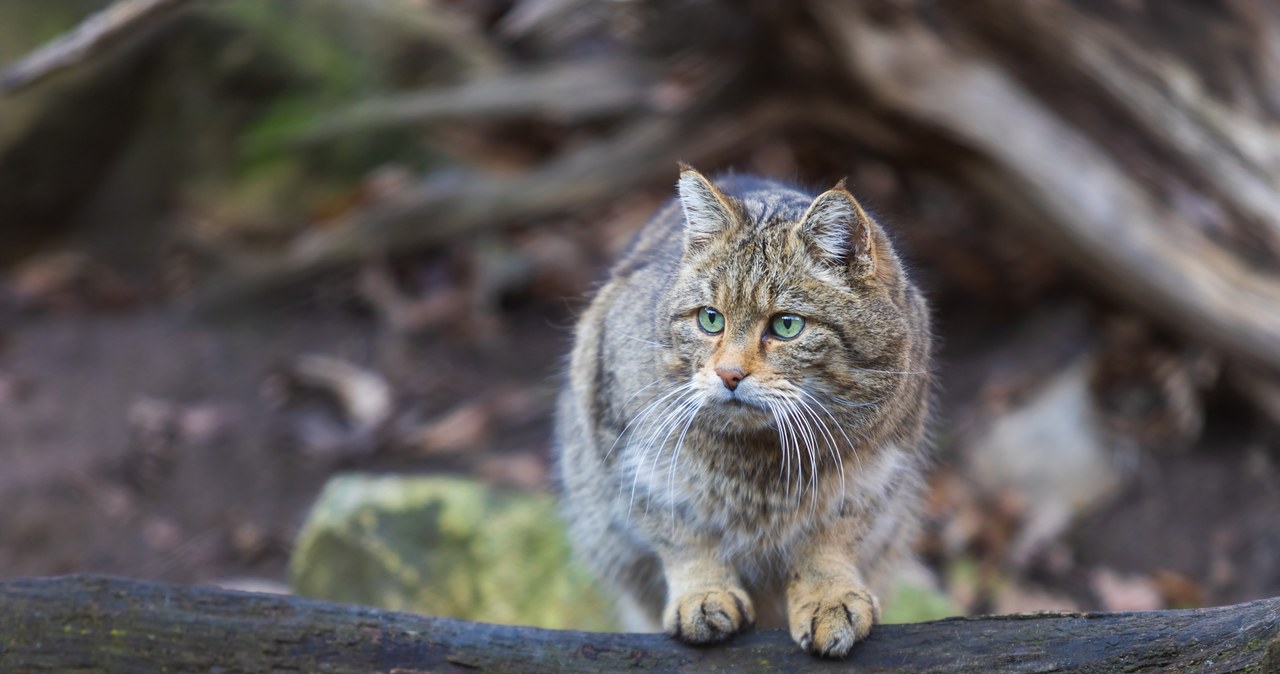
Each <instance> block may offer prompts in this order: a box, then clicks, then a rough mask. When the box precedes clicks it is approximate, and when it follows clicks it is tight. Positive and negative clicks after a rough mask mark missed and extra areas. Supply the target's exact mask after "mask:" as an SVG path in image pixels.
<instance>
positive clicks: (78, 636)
mask: <svg viewBox="0 0 1280 674" xmlns="http://www.w3.org/2000/svg"><path fill="white" fill-rule="evenodd" d="M1278 635H1280V598H1275V599H1265V600H1260V601H1254V602H1249V603H1246V604H1239V605H1236V606H1228V607H1222V608H1210V609H1195V610H1178V611H1156V612H1150V613H1115V614H1053V613H1045V614H1035V615H1018V616H1001V617H991V618H976V619H966V618H951V619H947V620H941V621H937V622H931V623H920V624H915V625H882V626H880V627H879V628H877V630H876V631H875V632H873V633H872V636H871V638H870V639H868V640H867V641H866V642H864V643H863V644H861V645H860V646H858V647H857V648H856V649H855V650H854V652H853V654H852V656H851V657H850V658H849V659H848V660H847V661H845V662H829V661H821V660H816V659H814V658H812V657H810V656H808V655H805V654H804V653H802V652H801V651H800V649H799V648H797V647H796V646H795V644H793V643H792V642H791V639H790V637H788V636H787V634H786V633H784V632H782V631H757V632H752V633H749V634H746V635H743V636H740V637H738V638H736V639H734V640H733V641H731V642H730V643H729V644H727V645H723V646H719V647H713V648H691V647H688V646H683V645H681V644H678V643H675V642H674V641H672V640H670V639H668V638H667V637H665V636H663V635H657V634H596V633H587V632H567V631H566V632H557V631H551V630H543V629H535V628H530V627H510V626H502V625H487V624H480V623H471V622H466V621H462V620H454V619H451V618H431V617H422V616H415V615H409V614H405V613H394V612H390V611H381V610H377V609H372V608H362V607H356V606H345V605H339V604H333V603H328V602H321V601H313V600H307V599H298V598H295V597H287V596H280V595H261V594H249V593H242V592H231V591H226V590H219V589H214V588H204V587H182V586H176V585H168V584H163V583H154V582H144V581H134V580H121V579H111V578H100V577H74V576H73V577H65V578H50V579H27V580H13V581H8V582H4V583H0V671H6V672H10V671H20V672H45V671H56V672H67V671H76V672H120V673H130V672H139V673H141V672H148V673H149V672H157V671H171V672H173V671H228V672H241V671H255V672H257V671H325V672H331V673H334V674H341V673H344V672H352V673H355V672H370V671H381V672H401V673H404V674H408V673H411V672H448V671H473V672H474V671H488V672H506V671H518V672H530V673H537V672H615V671H622V670H631V669H636V670H645V671H670V672H683V671H698V672H707V671H724V672H729V671H733V672H740V671H814V670H820V669H830V670H846V671H847V670H856V671H859V672H890V671H893V672H896V671H903V670H912V671H931V672H991V671H997V670H998V671H1002V672H1045V671H1073V672H1114V671H1121V670H1124V671H1137V670H1144V671H1145V670H1156V669H1159V670H1161V671H1170V670H1176V671H1191V670H1193V671H1212V672H1239V671H1246V670H1248V671H1255V672H1256V671H1261V672H1266V673H1274V672H1280V636H1278Z"/></svg>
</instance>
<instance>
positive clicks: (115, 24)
mask: <svg viewBox="0 0 1280 674" xmlns="http://www.w3.org/2000/svg"><path fill="white" fill-rule="evenodd" d="M191 2H192V0H123V1H122V2H117V3H115V4H113V5H110V6H108V7H107V8H106V9H104V10H102V11H100V12H98V13H96V14H94V15H93V16H90V17H89V18H88V19H85V20H84V21H83V22H82V23H81V24H80V25H79V26H76V28H75V29H74V30H72V31H71V32H69V33H66V34H65V35H62V36H61V37H59V38H57V39H56V40H54V41H52V42H50V43H49V44H47V45H45V46H43V47H41V48H40V49H37V50H36V51H34V52H32V53H31V54H29V55H27V56H26V57H25V58H23V59H22V60H21V61H18V62H17V63H16V64H14V65H13V66H12V67H10V68H9V69H8V70H6V71H5V72H4V73H3V75H0V94H9V93H13V92H15V91H18V90H19V89H24V88H26V87H29V86H31V85H32V84H35V83H36V82H39V81H41V80H43V79H45V78H47V77H50V76H52V75H53V74H55V73H58V72H61V71H63V70H66V69H68V68H71V67H73V66H76V65H79V64H81V63H84V62H85V61H86V60H87V59H89V58H91V57H94V56H97V55H99V54H101V53H102V52H104V51H106V50H108V49H111V48H113V47H115V46H116V45H118V44H119V43H121V42H122V41H125V40H128V39H130V38H133V37H136V36H137V35H138V34H140V33H141V32H143V31H145V30H148V29H150V28H152V27H153V26H155V25H156V24H157V23H158V22H159V21H161V20H163V19H166V18H168V17H170V16H172V15H173V13H174V12H175V11H176V10H178V9H181V8H182V7H184V6H185V5H188V4H190V3H191Z"/></svg>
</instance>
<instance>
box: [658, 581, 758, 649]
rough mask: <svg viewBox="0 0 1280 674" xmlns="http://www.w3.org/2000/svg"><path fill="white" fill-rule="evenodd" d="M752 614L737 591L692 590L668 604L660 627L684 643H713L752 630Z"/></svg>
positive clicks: (748, 599)
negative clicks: (748, 629)
mask: <svg viewBox="0 0 1280 674" xmlns="http://www.w3.org/2000/svg"><path fill="white" fill-rule="evenodd" d="M754 611H755V609H754V608H753V607H752V606H751V598H750V597H748V596H747V595H746V593H745V592H743V591H742V590H740V589H714V590H695V591H693V592H686V593H685V594H683V595H681V596H680V597H679V598H677V599H676V600H675V601H673V602H671V603H670V604H668V605H667V610H666V611H664V615H663V620H662V625H663V627H664V628H665V629H666V631H667V634H670V635H671V636H673V637H675V638H677V639H679V640H680V641H683V642H685V643H686V644H713V643H715V642H717V641H724V640H725V639H728V638H729V637H731V636H733V635H735V634H737V633H738V632H741V631H743V630H745V629H747V628H749V627H751V625H752V624H753V623H755V612H754Z"/></svg>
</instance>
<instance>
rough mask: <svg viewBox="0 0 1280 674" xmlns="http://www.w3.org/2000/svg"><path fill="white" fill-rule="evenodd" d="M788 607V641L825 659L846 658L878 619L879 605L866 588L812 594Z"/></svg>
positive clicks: (800, 598)
mask: <svg viewBox="0 0 1280 674" xmlns="http://www.w3.org/2000/svg"><path fill="white" fill-rule="evenodd" d="M791 605H792V608H791V610H790V612H789V613H790V616H789V622H790V624H791V638H792V639H795V642H796V643H797V644H800V647H801V648H803V649H805V650H806V651H809V652H810V653H812V654H814V655H820V656H822V657H825V658H843V657H844V656H846V655H848V654H849V650H850V649H851V648H853V645H854V644H856V643H858V642H859V641H861V640H863V639H865V638H866V637H867V635H868V634H870V633H871V626H872V625H874V624H875V623H877V622H879V620H880V605H879V602H877V601H876V598H875V596H873V595H872V594H871V593H870V592H868V591H867V590H865V589H855V590H849V591H847V592H843V593H841V592H830V593H825V592H823V593H820V592H814V593H813V594H811V595H810V596H808V597H797V598H796V599H795V600H793V601H792V602H791Z"/></svg>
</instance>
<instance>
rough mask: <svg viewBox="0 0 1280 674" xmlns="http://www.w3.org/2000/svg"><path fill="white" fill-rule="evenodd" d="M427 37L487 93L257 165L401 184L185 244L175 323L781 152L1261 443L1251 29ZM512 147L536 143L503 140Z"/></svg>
mask: <svg viewBox="0 0 1280 674" xmlns="http://www.w3.org/2000/svg"><path fill="white" fill-rule="evenodd" d="M132 4H133V3H127V5H132ZM152 4H155V5H156V6H160V5H162V4H164V3H152ZM122 6H126V5H122ZM138 6H142V5H138ZM352 11H371V12H372V11H383V10H373V9H367V10H352ZM386 11H391V10H386ZM395 11H401V12H407V11H409V9H408V8H407V7H400V9H398V10H395ZM423 11H427V10H423ZM431 11H436V10H431ZM437 23H438V22H437ZM477 24H478V22H477ZM138 25H139V27H141V26H143V23H141V22H140V23H139V24H138ZM433 25H434V24H433ZM443 34H444V33H443V32H442V31H439V30H435V31H434V32H431V33H430V35H428V36H427V38H428V39H435V40H437V41H440V42H441V43H442V44H441V45H437V46H440V48H442V49H444V50H446V51H447V52H449V53H451V54H453V55H454V56H455V57H457V60H459V61H460V62H468V63H480V64H484V67H475V68H470V69H467V68H461V69H460V70H459V72H460V73H462V74H463V79H462V81H456V80H455V81H448V82H433V83H432V84H433V86H431V87H429V88H426V89H424V90H419V91H412V90H411V91H405V92H400V93H398V94H397V95H394V96H386V97H381V98H379V97H375V98H374V99H373V100H371V101H367V102H365V103H363V104H361V105H358V106H356V107H354V108H352V109H350V110H347V111H342V110H338V111H337V112H335V113H325V114H323V115H316V116H313V117H311V118H309V119H305V120H302V121H300V122H298V123H296V124H291V125H286V126H287V127H288V128H286V129H285V130H284V131H283V132H282V133H281V134H279V135H278V136H277V137H275V138H274V139H273V141H272V142H274V143H275V144H276V150H275V151H276V152H277V153H283V154H286V155H287V154H288V153H289V152H291V151H293V150H294V149H297V148H301V147H312V146H315V145H322V144H325V143H340V142H341V141H342V139H343V138H347V137H354V136H358V135H359V134H364V133H370V132H376V131H379V130H383V129H388V128H397V129H404V128H417V129H419V130H420V131H422V132H423V133H422V136H421V138H422V143H423V144H424V145H425V146H427V147H429V148H430V150H431V152H432V153H433V154H432V157H433V158H434V159H433V161H434V162H435V163H433V164H431V165H429V166H425V167H423V168H424V170H423V172H424V173H425V176H423V177H422V178H421V179H417V178H414V179H409V180H403V181H399V182H397V183H396V184H395V185H394V186H393V188H392V189H385V190H380V191H377V193H376V195H375V196H373V197H371V198H366V199H356V200H355V201H354V202H353V203H352V204H351V205H350V207H348V208H341V209H336V210H335V211H333V212H329V213H326V214H324V215H322V216H319V217H313V225H312V226H309V227H302V228H298V229H297V230H296V231H292V232H290V233H289V234H288V236H285V237H278V238H283V241H277V243H278V245H275V246H274V247H267V248H266V249H263V248H262V247H256V248H255V247H253V246H240V245H237V242H236V241H235V240H234V237H224V238H218V237H214V238H199V237H193V238H195V239H196V240H195V241H194V242H192V247H193V248H195V249H197V250H198V251H200V252H201V253H204V254H207V255H206V256H205V259H207V260H209V261H211V264H212V266H213V267H214V268H215V269H216V270H217V273H215V274H213V275H212V277H211V278H210V280H209V282H208V283H205V284H204V285H203V286H202V287H201V288H200V292H199V293H198V296H197V298H198V303H200V304H202V305H203V306H206V307H207V306H215V305H223V304H226V303H227V302H231V301H234V300H236V299H238V298H243V297H244V296H246V295H252V294H255V293H263V292H271V291H273V290H276V289H278V288H280V287H282V286H287V285H290V284H296V283H297V282H298V281H302V280H306V279H308V278H312V277H314V276H315V275H316V274H319V273H322V272H324V271H327V270H333V269H335V268H343V267H348V268H349V267H354V266H357V265H359V264H361V263H363V262H365V261H367V260H369V259H370V258H376V257H381V256H385V255H387V254H396V253H402V252H406V251H411V250H421V249H427V248H433V247H439V246H442V245H444V244H447V243H449V242H451V241H455V240H458V239H461V238H464V237H471V236H474V235H476V234H477V233H481V232H487V231H495V230H498V229H500V228H503V227H506V226H509V225H512V224H515V223H528V222H530V221H536V220H538V219H542V218H547V217H553V216H559V215H564V214H567V213H570V212H573V211H575V210H578V209H581V208H584V207H589V206H592V205H601V204H604V203H607V202H609V200H611V199H615V198H618V197H619V196H621V195H625V194H626V193H628V192H629V191H630V190H633V189H635V188H637V187H646V186H653V185H657V184H661V183H663V182H667V181H669V180H670V179H671V176H672V174H673V166H674V164H675V162H676V160H684V161H688V162H692V163H695V164H699V165H702V166H714V165H716V164H720V163H724V162H726V161H730V160H732V159H734V158H735V157H740V152H741V149H742V147H743V146H745V145H748V144H749V143H750V142H751V141H753V140H755V139H758V138H762V137H766V136H770V135H771V134H776V133H779V132H784V131H787V130H795V129H800V130H805V131H806V132H810V133H813V134H816V135H818V136H820V137H822V138H825V139H829V140H830V141H831V144H832V145H834V146H837V147H843V148H847V150H846V151H849V152H853V151H857V150H858V149H860V148H861V149H865V148H870V149H872V150H874V151H875V152H876V153H878V154H879V155H880V156H882V157H883V158H885V159H886V160H887V161H890V162H893V163H895V164H900V165H904V166H910V167H913V169H918V170H921V171H925V172H929V173H931V174H934V175H938V176H941V177H943V178H944V179H945V180H946V181H947V182H948V183H950V184H952V185H954V186H956V187H958V188H959V189H960V190H961V191H963V192H964V193H966V194H972V195H975V196H976V199H977V201H978V203H979V205H980V206H981V208H982V209H983V212H984V213H986V214H989V215H991V216H992V217H994V218H996V219H998V220H1000V221H1002V222H1007V223H1009V224H1011V225H1012V226H1015V227H1018V228H1021V229H1023V230H1025V231H1026V232H1027V233H1028V234H1030V235H1031V236H1033V237H1035V238H1036V239H1037V240H1039V241H1040V242H1041V243H1042V244H1043V245H1044V247H1045V248H1046V250H1048V251H1051V253H1052V254H1053V255H1054V256H1055V257H1056V259H1058V260H1060V261H1062V262H1063V263H1064V264H1066V265H1068V266H1069V267H1070V268H1071V269H1074V270H1075V272H1076V273H1077V275H1078V276H1079V277H1080V278H1081V279H1083V280H1084V281H1085V282H1086V283H1087V284H1089V285H1091V286H1092V287H1093V288H1095V289H1097V290H1098V291H1100V292H1101V293H1103V294H1105V295H1106V296H1109V297H1111V298H1113V299H1115V300H1116V301H1118V302H1119V303H1122V304H1125V305H1128V306H1130V307H1133V308H1135V309H1136V310H1138V311H1139V312H1141V313H1143V314H1145V315H1146V316H1147V317H1149V318H1151V319H1153V320H1154V321H1155V322H1157V323H1159V324H1161V325H1163V326H1165V327H1167V328H1169V329H1171V330H1172V331H1174V332H1177V333H1180V334H1182V335H1184V336H1186V337H1188V338H1190V340H1191V341H1193V342H1196V343H1201V344H1204V345H1207V346H1210V347H1212V348H1213V349H1214V350H1215V351H1216V352H1217V353H1220V354H1222V355H1223V356H1225V357H1226V362H1225V363H1224V365H1225V368H1224V371H1225V372H1227V373H1229V379H1228V380H1229V381H1234V382H1237V383H1238V386H1237V388H1238V389H1239V390H1241V391H1242V392H1243V393H1244V394H1245V395H1246V396H1249V397H1251V398H1256V399H1258V400H1259V403H1260V404H1259V408H1260V409H1261V410H1262V411H1264V412H1265V413H1268V414H1269V415H1271V416H1273V417H1275V416H1277V413H1276V409H1277V405H1276V404H1275V403H1274V400H1275V398H1276V397H1277V393H1276V391H1277V390H1280V383H1278V382H1280V378H1278V377H1277V374H1276V373H1280V189H1278V188H1277V187H1276V186H1277V185H1280V134H1277V133H1276V132H1275V128H1277V122H1280V86H1278V85H1277V84H1276V83H1277V82H1278V81H1280V62H1277V57H1276V54H1277V53H1280V10H1277V9H1276V7H1275V6H1274V5H1273V4H1270V3H1265V2H1261V1H1260V0H1240V1H1239V2H1233V3H1221V4H1207V5H1206V4H1203V3H1202V4H1192V3H1137V4H1123V3H1122V4H1114V3H1102V2H1097V1H1095V0H1045V1H1044V2H1040V3H1035V4H1034V5H1024V4H1022V3H1003V2H996V1H994V0H992V1H987V0H978V1H975V2H969V3H944V4H938V3H926V2H915V1H912V0H907V1H905V2H904V1H892V2H891V1H888V0H873V1H869V2H859V3H846V2H836V1H832V0H806V1H805V2H797V3H771V2H753V3H745V4H736V3H729V2H708V3H693V4H685V3H672V4H664V3H646V2H638V3H616V4H611V5H607V6H602V5H596V4H593V3H585V2H581V1H579V0H569V1H567V2H566V1H556V2H551V1H547V0H525V1H524V2H521V3H518V4H517V6H516V8H515V9H514V10H511V11H509V12H507V13H506V14H505V15H504V16H501V17H500V19H499V20H498V21H497V22H496V24H495V25H493V26H491V27H489V28H486V29H484V30H483V31H480V32H477V33H469V34H468V38H467V39H466V40H461V39H452V40H445V39H444V37H442V36H443ZM432 35H434V36H435V37H434V38H432V37H431V36H432ZM69 43H70V42H69ZM446 43H447V44H446ZM513 45H518V47H519V48H518V49H513V48H512V46H513ZM472 52H474V54H475V56H474V58H470V59H468V58H467V57H465V54H466V53H472ZM459 53H461V54H463V55H462V56H459ZM517 54H518V55H517ZM495 61H496V62H495ZM68 100H71V99H68ZM76 100H78V99H76ZM520 123H526V124H534V125H539V124H540V125H542V126H541V127H538V128H539V129H540V130H541V132H540V133H532V134H530V133H525V134H521V133H518V132H516V133H512V132H511V130H510V128H509V127H504V126H503V125H511V124H516V125H518V124H520ZM517 128H519V127H517ZM526 130H527V129H526ZM548 137H551V138H552V140H550V141H548V140H547V139H548ZM521 143H524V146H523V147H521ZM268 144H270V143H268ZM513 146H514V147H516V148H518V150H519V151H517V152H515V153H513V152H512V147H513ZM2 150H3V148H0V152H2ZM495 156H497V157H505V159H498V160H495V159H494V157H495ZM64 163H65V162H64ZM3 164H4V163H3V162H2V161H0V170H2V169H3ZM268 201H269V200H268ZM250 250H252V252H249V251H250ZM947 254H948V253H947V251H945V250H944V251H941V252H939V253H938V257H945V256H946V255H947ZM1236 372H1241V373H1244V374H1231V373H1236ZM1277 420H1280V419H1277Z"/></svg>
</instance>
